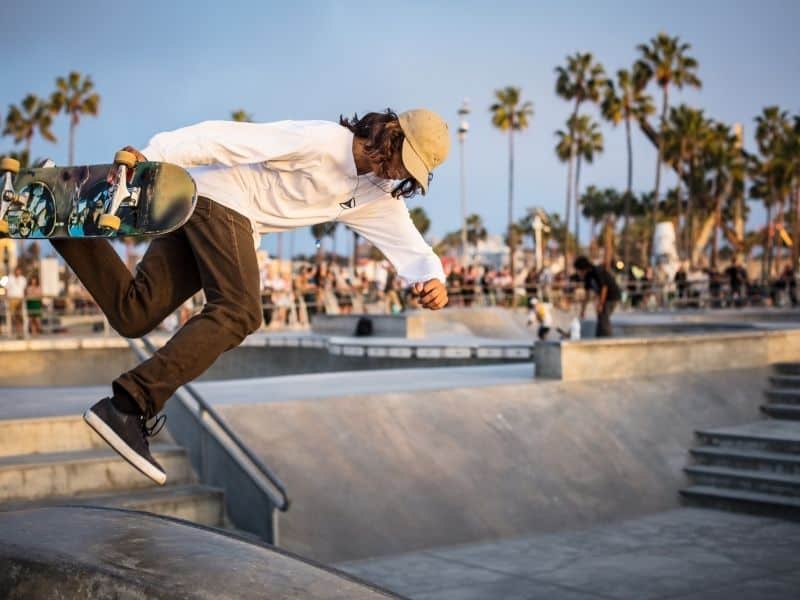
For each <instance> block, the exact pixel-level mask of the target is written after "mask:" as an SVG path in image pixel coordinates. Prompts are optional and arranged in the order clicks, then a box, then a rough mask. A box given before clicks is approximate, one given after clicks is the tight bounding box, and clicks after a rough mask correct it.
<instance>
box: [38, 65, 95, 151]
mask: <svg viewBox="0 0 800 600" xmlns="http://www.w3.org/2000/svg"><path fill="white" fill-rule="evenodd" d="M93 89H94V83H93V82H92V78H91V77H89V76H88V75H87V76H86V77H83V76H82V75H81V74H80V73H78V72H77V71H72V72H70V74H69V75H68V76H67V77H59V78H57V79H56V91H55V92H53V95H52V96H51V99H50V103H51V104H52V105H53V108H54V110H55V112H60V111H62V110H63V111H64V113H66V114H67V115H69V164H71V165H74V164H75V131H76V129H77V128H78V124H79V123H80V122H81V117H82V116H83V115H91V116H93V117H96V116H97V113H98V112H99V111H100V96H99V94H97V93H95V92H93V91H92V90H93Z"/></svg>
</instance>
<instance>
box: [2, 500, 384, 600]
mask: <svg viewBox="0 0 800 600" xmlns="http://www.w3.org/2000/svg"><path fill="white" fill-rule="evenodd" d="M0 595H2V597H3V598H15V599H19V600H23V599H25V600H27V599H31V600H33V599H39V598H64V599H66V598H69V599H71V600H72V599H75V600H81V599H87V600H88V599H93V598H120V599H126V598H130V599H134V598H135V599H137V600H138V599H143V598H203V599H211V598H215V599H216V598H245V599H246V598H254V599H255V598H258V599H269V600H289V599H296V598H306V599H308V600H339V599H341V600H345V599H354V600H377V599H379V598H384V599H385V598H398V596H395V595H393V594H391V593H389V592H386V591H383V590H380V589H378V588H376V587H374V586H372V585H370V584H367V583H364V582H361V581H359V580H357V579H355V578H354V577H352V576H349V575H346V574H344V573H340V572H338V571H334V570H332V569H330V568H327V567H323V566H321V565H317V564H314V563H311V562H309V561H305V560H303V559H301V558H299V557H297V556H293V555H291V554H289V553H287V552H284V551H281V550H278V549H276V548H273V547H270V546H267V545H265V544H261V543H259V542H254V541H252V540H250V539H248V538H244V537H240V536H236V535H233V534H230V533H229V532H224V531H221V530H215V529H209V528H205V527H200V526H197V525H194V524H190V523H187V522H183V521H178V520H175V519H168V518H164V517H156V516H154V515H149V514H146V513H139V512H135V511H124V510H113V509H105V508H86V507H53V508H44V509H32V510H20V511H8V512H0Z"/></svg>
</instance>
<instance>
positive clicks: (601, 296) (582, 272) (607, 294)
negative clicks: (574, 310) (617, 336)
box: [574, 256, 621, 338]
mask: <svg viewBox="0 0 800 600" xmlns="http://www.w3.org/2000/svg"><path fill="white" fill-rule="evenodd" d="M574 267H575V271H576V272H577V273H578V275H579V276H580V278H581V279H583V283H584V286H585V288H586V292H587V293H586V295H585V296H584V298H583V304H582V305H581V313H580V316H581V319H583V318H584V316H585V314H586V304H587V303H588V302H589V292H594V294H595V298H596V302H597V304H596V308H597V332H596V334H595V336H596V337H599V338H600V337H611V334H612V331H611V313H613V312H614V308H615V307H616V305H617V302H619V299H620V297H621V295H620V291H619V286H618V285H617V281H616V280H615V279H614V276H613V275H611V273H609V272H608V271H606V270H605V269H604V268H603V267H599V266H596V265H593V264H592V263H591V262H589V259H588V258H586V257H585V256H579V257H578V258H576V259H575V263H574Z"/></svg>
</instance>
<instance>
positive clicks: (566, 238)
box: [564, 161, 572, 273]
mask: <svg viewBox="0 0 800 600" xmlns="http://www.w3.org/2000/svg"><path fill="white" fill-rule="evenodd" d="M571 210H572V162H571V161H570V163H569V165H568V166H567V204H566V206H565V208H564V272H565V273H567V272H568V266H567V265H569V246H568V244H569V217H570V214H571Z"/></svg>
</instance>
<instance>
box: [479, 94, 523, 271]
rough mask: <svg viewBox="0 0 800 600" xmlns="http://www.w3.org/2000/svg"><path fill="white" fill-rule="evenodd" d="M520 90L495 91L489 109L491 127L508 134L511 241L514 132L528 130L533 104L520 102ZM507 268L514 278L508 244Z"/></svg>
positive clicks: (511, 251)
mask: <svg viewBox="0 0 800 600" xmlns="http://www.w3.org/2000/svg"><path fill="white" fill-rule="evenodd" d="M521 93H522V90H521V89H520V88H518V87H513V86H507V87H505V88H504V89H502V90H495V92H494V95H495V98H496V99H497V102H495V103H494V104H492V105H491V106H490V107H489V111H490V112H491V113H492V125H494V126H495V127H497V128H498V129H500V130H501V131H507V132H508V232H509V236H508V237H509V241H511V226H512V225H513V223H514V131H523V130H525V129H527V128H528V124H529V120H530V118H531V117H532V116H533V104H532V103H531V102H522V101H521V99H520V95H521ZM508 250H509V266H510V268H511V276H512V278H513V277H514V273H515V271H514V246H513V245H512V244H509V248H508Z"/></svg>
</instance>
